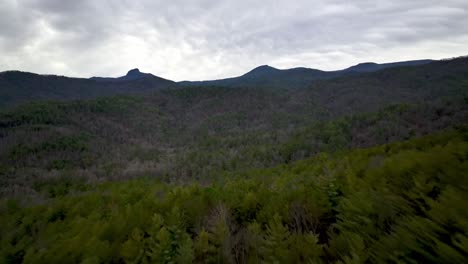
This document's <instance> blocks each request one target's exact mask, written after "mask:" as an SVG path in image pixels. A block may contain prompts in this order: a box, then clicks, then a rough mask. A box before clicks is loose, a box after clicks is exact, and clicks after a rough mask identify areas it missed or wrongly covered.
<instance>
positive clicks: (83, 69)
mask: <svg viewBox="0 0 468 264" xmlns="http://www.w3.org/2000/svg"><path fill="white" fill-rule="evenodd" d="M460 55H468V1H467V0H391V1H390V0H383V1H381V0H354V1H352V0H350V1H338V0H297V1H294V0H287V1H267V0H262V1H254V0H233V1H222V0H185V1H184V0H168V1H158V0H147V1H146V0H141V1H135V0H112V1H111V0H0V71H4V70H13V69H17V70H22V71H32V72H37V73H54V74H59V75H69V76H77V77H90V76H95V75H96V76H120V75H123V74H125V73H126V72H127V71H128V70H129V69H130V68H135V67H138V68H140V70H142V71H144V72H151V73H153V74H155V75H158V76H161V77H165V78H168V79H172V80H177V81H178V80H186V79H188V80H203V79H215V78H222V77H228V76H235V75H240V74H243V73H245V72H246V71H248V70H250V69H252V68H254V67H256V66H258V65H262V64H268V65H271V66H274V67H277V68H289V67H298V66H304V67H311V68H318V69H323V70H335V69H341V68H345V67H347V66H350V65H353V64H357V63H359V62H365V61H375V62H390V61H400V60H410V59H424V58H431V59H440V58H446V57H454V56H460Z"/></svg>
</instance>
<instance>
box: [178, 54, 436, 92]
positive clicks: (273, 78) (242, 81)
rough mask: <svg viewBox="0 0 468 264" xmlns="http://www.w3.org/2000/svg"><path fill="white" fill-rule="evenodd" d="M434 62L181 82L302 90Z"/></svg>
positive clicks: (259, 72) (262, 71) (267, 69)
mask: <svg viewBox="0 0 468 264" xmlns="http://www.w3.org/2000/svg"><path fill="white" fill-rule="evenodd" d="M431 62H434V61H433V60H415V61H403V62H394V63H384V64H377V63H362V64H358V65H355V66H352V67H349V68H347V69H344V70H338V71H321V70H316V69H310V68H303V67H300V68H292V69H285V70H280V69H276V68H273V67H271V66H268V65H263V66H260V67H257V68H255V69H253V70H251V71H250V72H248V73H246V74H244V75H241V76H239V77H234V78H227V79H220V80H213V81H194V82H191V81H183V82H180V84H181V85H184V86H223V87H259V86H261V87H269V88H304V87H307V86H308V85H310V84H311V83H312V82H313V81H316V80H325V79H332V78H337V77H343V76H349V75H355V74H360V73H365V72H375V71H379V70H383V69H387V68H393V67H405V66H418V65H424V64H428V63H431Z"/></svg>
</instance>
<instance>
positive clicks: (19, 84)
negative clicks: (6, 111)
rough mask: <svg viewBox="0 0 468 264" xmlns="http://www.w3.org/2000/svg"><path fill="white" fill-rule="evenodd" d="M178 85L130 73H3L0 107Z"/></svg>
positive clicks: (132, 92) (137, 72)
mask: <svg viewBox="0 0 468 264" xmlns="http://www.w3.org/2000/svg"><path fill="white" fill-rule="evenodd" d="M175 85H176V84H175V82H173V81H170V80H166V79H163V78H160V77H157V76H154V75H152V74H146V73H141V72H140V71H139V70H138V69H134V70H131V71H129V72H128V73H127V75H125V76H123V77H119V78H96V77H95V78H91V79H85V78H70V77H64V76H55V75H39V74H34V73H29V72H20V71H6V72H1V73H0V87H1V89H0V107H2V106H7V105H16V104H18V103H21V102H28V101H34V100H73V99H87V98H96V97H100V96H110V95H116V94H137V93H143V92H150V91H155V90H158V89H162V88H168V87H172V86H175Z"/></svg>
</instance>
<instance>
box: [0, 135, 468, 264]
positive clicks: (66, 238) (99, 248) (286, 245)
mask: <svg viewBox="0 0 468 264" xmlns="http://www.w3.org/2000/svg"><path fill="white" fill-rule="evenodd" d="M467 140H468V134H467V130H466V129H465V128H460V129H458V130H452V131H448V132H444V133H440V134H434V135H431V136H426V137H422V138H417V139H414V140H411V141H408V142H396V143H392V144H389V145H383V146H378V147H374V148H370V149H360V150H353V151H351V152H340V153H335V154H333V155H325V154H322V155H318V156H316V157H314V158H311V159H308V160H304V161H300V162H296V163H292V164H290V165H287V166H279V167H275V168H271V169H263V170H250V171H246V172H244V173H242V174H230V175H226V177H228V178H226V179H225V180H224V184H214V185H210V186H205V187H202V186H200V185H197V184H194V185H186V186H180V185H179V186H176V185H168V184H163V183H159V182H156V181H154V180H151V179H140V180H133V181H126V182H114V183H103V184H99V185H96V186H87V187H86V188H83V187H80V188H78V187H73V186H75V185H76V186H78V185H79V184H80V183H75V182H69V183H68V187H67V189H68V190H73V193H72V192H70V191H66V192H63V191H59V190H56V191H54V193H55V195H51V196H50V197H51V199H50V200H48V201H47V202H45V204H43V205H34V206H26V207H23V206H21V205H20V204H18V203H17V202H15V201H14V200H2V201H1V203H0V210H1V217H0V231H1V232H0V233H1V237H0V245H1V247H0V248H1V250H0V256H1V262H2V263H18V262H24V263H63V262H73V263H75V262H78V263H79V262H85V263H103V262H104V263H109V262H126V263H190V262H204V263H257V262H258V263H259V262H266V263H321V262H336V263H362V262H371V263H374V262H376V263H380V262H405V263H410V262H424V263H461V262H464V260H465V259H466V258H467V254H468V252H467V251H466V248H467V243H468V242H467V241H468V238H467V233H466V231H467V230H468V214H467V213H466V210H465V201H466V200H467V198H468V197H467V192H466V190H467V189H468V178H466V175H465V174H466V173H465V172H466V171H468V142H467ZM62 180H64V179H62ZM50 184H51V185H50V186H56V187H57V188H58V186H60V181H59V180H58V181H57V182H55V183H50ZM47 186H48V185H47V183H44V185H43V186H41V187H38V188H39V189H44V188H46V187H47ZM65 186H67V185H65ZM77 193H78V194H79V195H76V194H77ZM84 227H86V228H84Z"/></svg>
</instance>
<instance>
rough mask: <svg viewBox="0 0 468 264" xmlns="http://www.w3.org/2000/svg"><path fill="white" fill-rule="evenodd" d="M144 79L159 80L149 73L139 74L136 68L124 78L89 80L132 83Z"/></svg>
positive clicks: (93, 78)
mask: <svg viewBox="0 0 468 264" xmlns="http://www.w3.org/2000/svg"><path fill="white" fill-rule="evenodd" d="M144 78H159V79H162V78H160V77H157V76H154V75H153V74H151V73H143V72H140V70H139V69H138V68H135V69H132V70H130V71H128V73H127V74H126V75H125V76H121V77H117V78H112V77H91V78H90V79H91V80H95V81H115V82H117V81H134V80H140V79H144Z"/></svg>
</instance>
